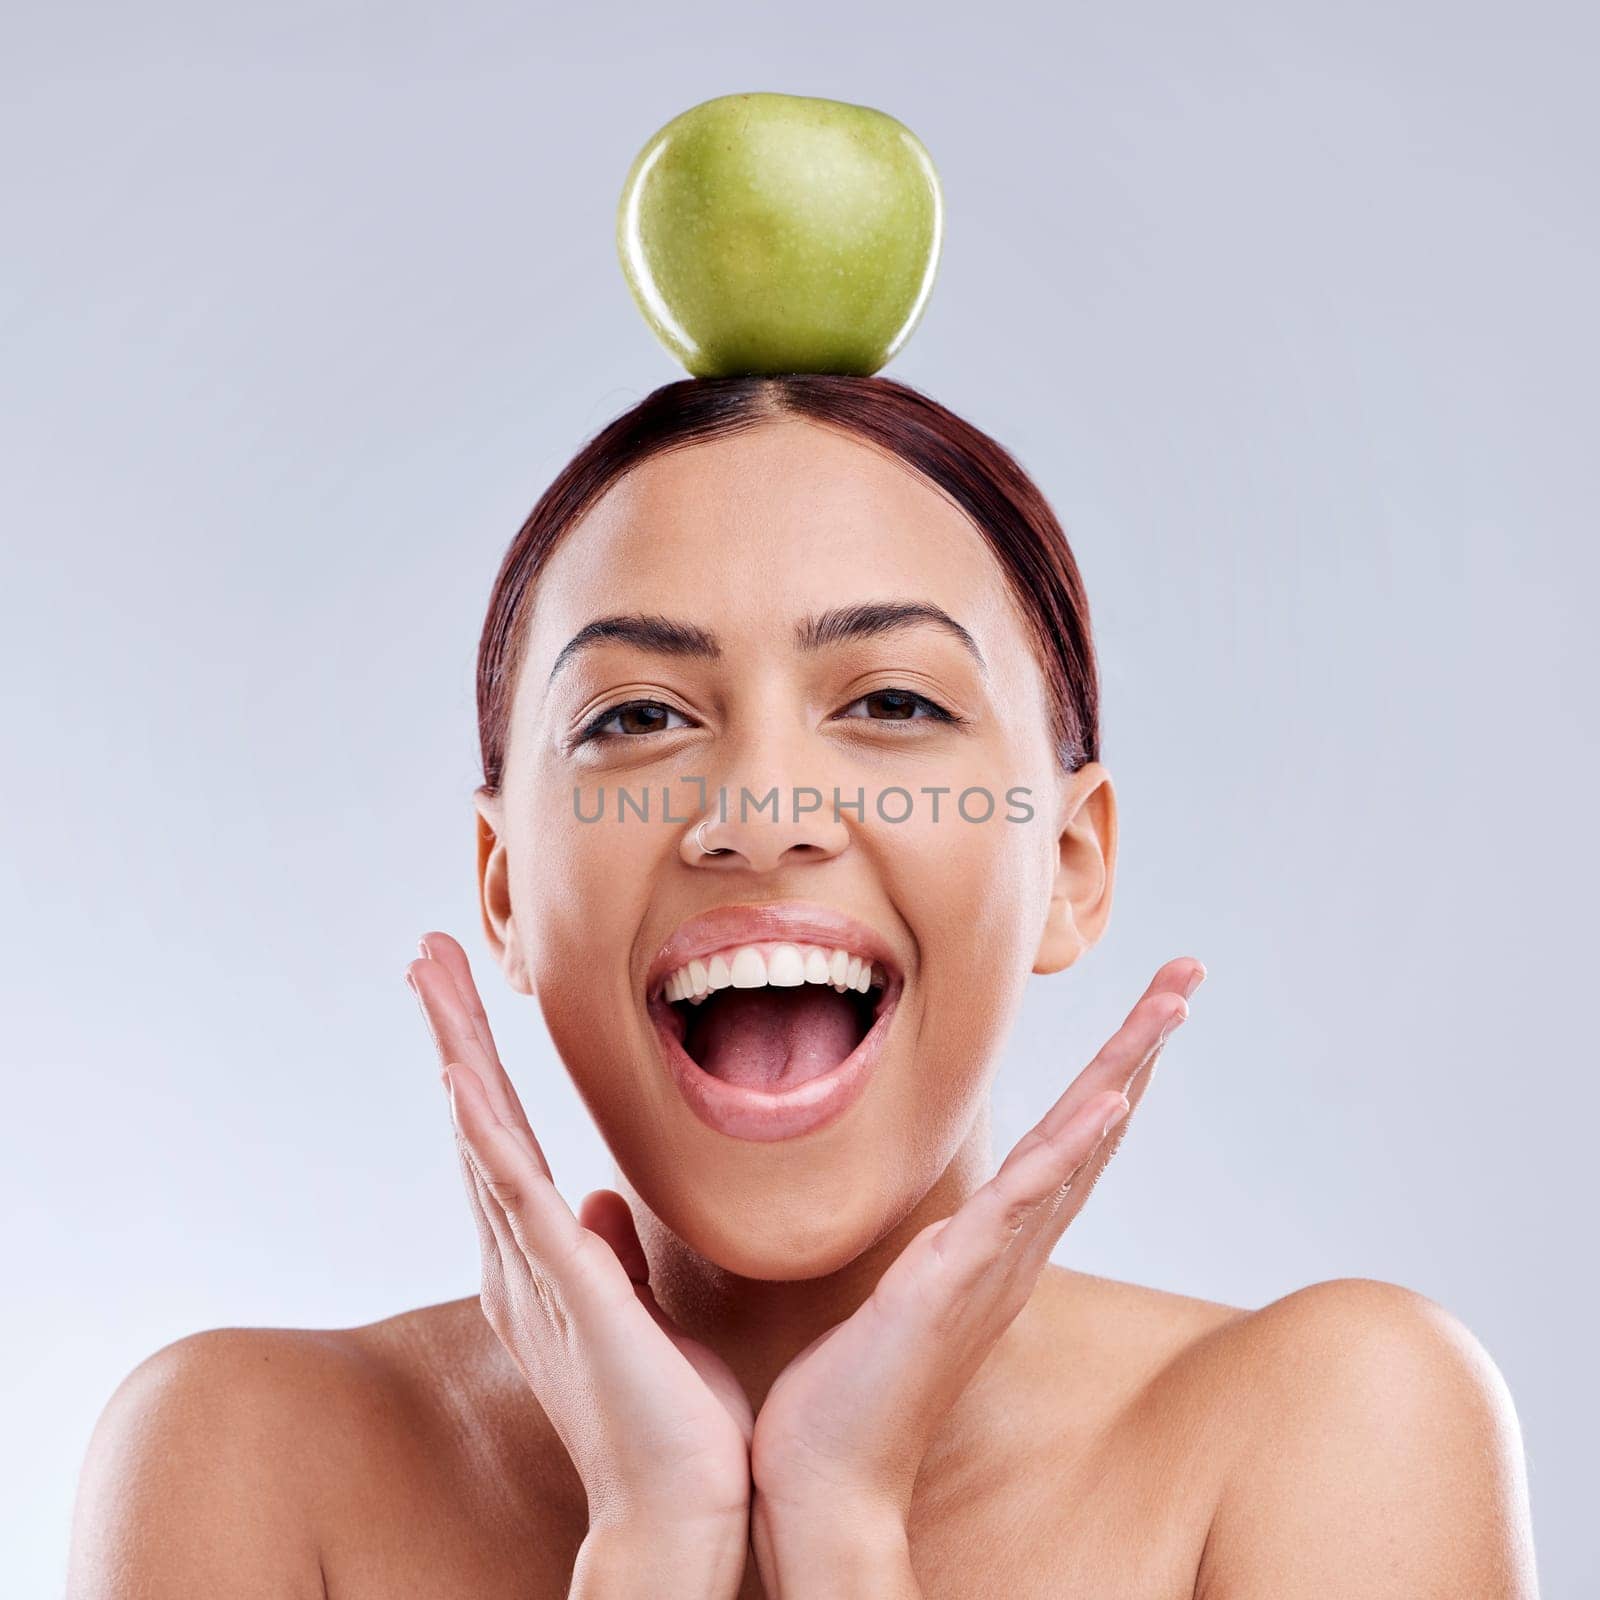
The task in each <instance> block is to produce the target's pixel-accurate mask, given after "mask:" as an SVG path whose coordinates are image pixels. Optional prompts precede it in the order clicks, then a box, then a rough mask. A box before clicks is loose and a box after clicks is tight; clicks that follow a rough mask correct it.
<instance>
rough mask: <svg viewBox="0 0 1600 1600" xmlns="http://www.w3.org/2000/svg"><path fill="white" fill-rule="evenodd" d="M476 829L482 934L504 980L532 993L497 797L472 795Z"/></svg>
mask: <svg viewBox="0 0 1600 1600" xmlns="http://www.w3.org/2000/svg"><path fill="white" fill-rule="evenodd" d="M472 800H473V808H474V810H475V811H476V813H477V829H478V911H479V914H480V916H481V917H482V919H483V935H484V938H485V939H487V940H488V943H489V948H490V950H491V951H492V952H493V953H494V958H495V960H496V962H498V963H499V966H500V970H501V971H502V972H503V973H505V975H506V981H507V982H508V983H509V984H510V985H511V987H512V988H513V989H515V990H516V992H517V993H518V994H532V993H533V984H532V981H531V979H530V977H529V967H528V962H527V958H526V956H525V954H524V952H523V949H522V941H521V936H520V934H519V932H518V929H517V924H516V918H515V917H514V916H513V915H512V911H511V878H510V870H509V867H508V858H507V851H506V841H505V829H504V827H503V824H502V812H501V808H500V797H499V796H498V795H494V794H489V793H488V792H487V791H485V790H483V789H479V790H477V792H476V793H475V794H474V795H473V797H472Z"/></svg>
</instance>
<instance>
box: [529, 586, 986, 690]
mask: <svg viewBox="0 0 1600 1600" xmlns="http://www.w3.org/2000/svg"><path fill="white" fill-rule="evenodd" d="M926 627H934V628H938V629H940V630H942V631H943V632H945V633H947V634H949V635H950V636H951V637H952V638H954V639H957V640H959V641H960V643H961V645H962V647H963V648H964V649H965V650H966V651H967V652H968V653H969V654H970V655H971V656H972V658H973V660H974V661H976V662H977V663H978V667H979V669H980V670H981V671H982V672H983V674H984V675H985V676H986V677H987V676H988V672H989V665H988V663H987V662H986V661H985V660H984V659H983V652H982V651H981V650H979V648H978V644H977V641H976V640H975V639H974V638H973V637H972V635H971V634H970V633H968V632H967V630H966V629H965V628H963V627H962V626H961V624H960V623H959V622H957V621H956V619H955V618H954V617H952V616H951V615H950V613H949V612H948V611H946V610H944V609H943V608H942V607H941V606H936V605H931V604H930V603H929V602H927V601H925V600H869V601H863V602H861V603H860V604H857V605H853V606H835V607H834V608H833V609H832V610H830V611H824V612H822V613H820V614H819V615H817V616H811V617H802V618H801V619H800V621H799V622H798V623H796V624H795V630H794V642H795V647H796V649H799V650H808V651H809V650H822V649H826V648H827V647H828V646H829V645H834V644H843V643H844V642H845V641H846V640H849V639H870V638H875V637H877V636H879V635H881V634H886V633H895V632H898V631H900V630H901V629H904V628H926ZM606 641H617V642H620V643H623V644H631V645H632V646H634V648H635V649H638V650H649V651H653V652H654V653H656V654H658V655H670V656H693V657H695V658H697V659H699V660H702V661H716V660H718V659H719V658H720V657H721V655H722V647H721V645H720V644H718V642H717V636H716V635H715V634H714V633H712V632H710V631H709V630H708V629H706V628H702V627H698V626H697V625H696V624H694V623H692V622H676V621H674V620H673V619H672V618H670V617H660V616H649V615H639V614H636V615H632V616H613V617H597V618H595V620H594V621H593V622H591V623H588V624H586V625H585V626H584V627H582V628H580V629H579V630H578V631H577V632H576V633H575V634H573V636H572V637H571V638H570V639H569V640H567V642H566V644H564V645H563V646H562V647H561V653H560V654H559V655H558V656H557V657H556V659H555V665H554V666H552V667H551V668H550V677H549V679H548V681H547V682H546V685H545V686H546V688H547V689H548V687H549V685H550V684H551V683H554V682H555V678H556V674H557V673H558V672H560V670H561V669H562V667H564V666H565V665H566V664H567V662H569V661H570V660H571V659H572V658H573V657H574V656H576V655H578V654H579V653H580V652H581V651H583V650H586V649H589V648H590V647H592V646H594V645H597V644H601V643H603V642H606Z"/></svg>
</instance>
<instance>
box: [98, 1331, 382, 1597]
mask: <svg viewBox="0 0 1600 1600" xmlns="http://www.w3.org/2000/svg"><path fill="white" fill-rule="evenodd" d="M352 1359H353V1352H352V1351H351V1350H350V1349H349V1347H348V1346H347V1345H345V1344H344V1343H342V1342H341V1340H340V1339H339V1337H338V1336H337V1335H331V1334H321V1333H316V1332H310V1331H300V1330H294V1329H270V1328H216V1329H210V1330H207V1331H205V1332H203V1333H195V1334H190V1335H188V1336H186V1337H184V1338H182V1339H178V1340H176V1341H174V1342H173V1343H172V1344H169V1345H166V1346H164V1347H163V1348H161V1349H160V1350H157V1351H156V1352H155V1353H154V1354H153V1355H150V1356H147V1357H146V1358H145V1359H144V1360H143V1361H141V1362H140V1363H139V1364H138V1365H137V1366H136V1367H135V1368H134V1369H133V1370H132V1371H131V1372H130V1373H128V1375H127V1376H126V1377H125V1378H124V1379H123V1380H122V1381H121V1383H120V1384H119V1385H118V1386H117V1388H116V1390H115V1391H114V1392H113V1393H112V1395H111V1397H110V1399H109V1400H108V1401H107V1403H106V1405H105V1407H104V1409H103V1410H102V1411H101V1414H100V1417H99V1419H98V1421H97V1422H96V1424H95V1428H94V1432H93V1434H92V1436H91V1438H90V1442H89V1447H88V1451H87V1453H86V1455H85V1458H84V1462H83V1467H82V1470H81V1472H80V1474H79V1480H78V1491H77V1498H76V1503H75V1506H74V1511H73V1521H72V1537H71V1547H70V1555H69V1561H68V1585H67V1592H68V1596H69V1600H89V1597H91V1596H92V1597H94V1600H111V1597H114V1596H122V1595H129V1596H132V1595H136V1594H137V1595H145V1594H157V1593H160V1594H166V1593H178V1592H193V1593H204V1592H212V1593H222V1592H227V1593H229V1594H236V1595H240V1596H253V1595H256V1594H260V1595H263V1596H266V1595H269V1594H276V1595H287V1596H300V1595H304V1596H306V1597H308V1600H320V1597H321V1596H322V1593H323V1587H322V1576H321V1571H320V1566H319V1562H318V1552H317V1544H316V1537H315V1531H314V1522H313V1519H312V1517H311V1515H310V1511H311V1506H310V1499H311V1497H312V1496H313V1495H314V1492H315V1475H314V1473H313V1472H308V1471H307V1468H308V1466H313V1467H314V1465H315V1458H316V1450H317V1442H316V1441H317V1437H318V1432H319V1430H318V1428H317V1426H316V1423H317V1419H318V1418H319V1417H320V1418H326V1417H327V1416H328V1415H329V1412H330V1406H332V1405H333V1404H335V1403H336V1401H337V1398H338V1396H340V1395H341V1394H343V1393H344V1392H345V1391H346V1387H347V1383H348V1369H349V1365H350V1362H351V1360H352Z"/></svg>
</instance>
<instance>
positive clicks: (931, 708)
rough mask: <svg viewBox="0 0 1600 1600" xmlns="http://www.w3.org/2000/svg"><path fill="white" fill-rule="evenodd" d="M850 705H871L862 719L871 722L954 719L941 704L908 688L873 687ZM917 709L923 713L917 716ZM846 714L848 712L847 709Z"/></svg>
mask: <svg viewBox="0 0 1600 1600" xmlns="http://www.w3.org/2000/svg"><path fill="white" fill-rule="evenodd" d="M851 706H852V707H854V706H871V707H874V708H875V709H874V710H871V711H868V712H866V713H865V715H864V720H867V721H872V722H916V721H919V720H920V721H928V720H929V719H932V720H933V721H935V722H954V721H955V720H956V719H955V718H954V717H953V716H951V714H950V713H949V712H948V711H946V710H945V708H944V707H943V706H941V705H936V704H935V703H934V702H933V701H932V700H930V699H928V698H927V696H926V695H920V694H913V693H912V692H911V691H910V690H909V689H875V690H873V692H872V693H871V694H864V695H862V697H861V698H860V699H859V700H854V701H852V702H851ZM919 709H920V710H921V711H922V712H923V713H924V715H923V716H922V717H921V718H919V717H918V715H917V713H918V711H919ZM845 714H846V716H848V715H849V714H850V713H849V711H847V712H846V713H845Z"/></svg>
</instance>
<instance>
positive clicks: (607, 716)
mask: <svg viewBox="0 0 1600 1600" xmlns="http://www.w3.org/2000/svg"><path fill="white" fill-rule="evenodd" d="M669 717H676V718H677V719H678V723H679V725H680V726H682V727H685V728H687V727H688V726H689V723H688V720H687V719H686V718H685V717H684V715H683V713H682V712H681V711H674V710H673V709H672V707H671V706H664V705H662V704H661V702H660V701H658V700H630V701H628V703H627V704H626V705H620V706H613V707H612V708H611V709H610V710H609V711H602V712H601V713H600V715H599V716H598V717H596V718H595V719H594V721H593V722H591V723H590V724H589V726H588V727H587V728H585V729H584V730H583V733H582V734H581V735H580V736H579V738H578V741H577V742H578V743H579V744H582V743H584V742H585V741H586V740H589V739H609V738H612V737H613V736H614V735H613V733H612V732H611V730H610V729H609V728H608V724H611V723H615V724H616V729H615V732H616V733H617V734H620V735H622V736H623V737H624V738H629V737H632V738H637V737H639V736H640V735H641V734H647V733H665V732H667V731H668V729H669V728H670V727H671V726H672V725H671V724H670V723H669V722H668V721H667V719H668V718H669Z"/></svg>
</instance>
